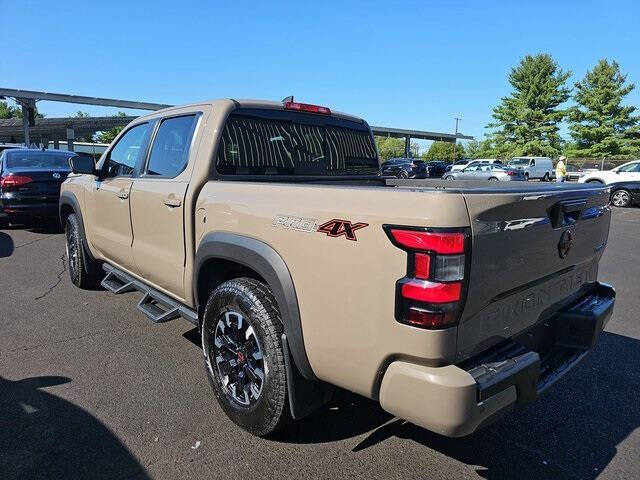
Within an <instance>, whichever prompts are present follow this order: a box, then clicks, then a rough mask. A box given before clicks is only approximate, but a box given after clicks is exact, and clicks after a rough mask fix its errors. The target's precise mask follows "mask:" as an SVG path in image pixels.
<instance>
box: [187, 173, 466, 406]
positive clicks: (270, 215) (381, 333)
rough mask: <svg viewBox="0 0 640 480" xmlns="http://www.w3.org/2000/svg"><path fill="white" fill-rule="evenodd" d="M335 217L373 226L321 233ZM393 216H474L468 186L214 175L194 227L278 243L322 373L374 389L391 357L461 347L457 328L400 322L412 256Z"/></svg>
mask: <svg viewBox="0 0 640 480" xmlns="http://www.w3.org/2000/svg"><path fill="white" fill-rule="evenodd" d="M279 216H291V217H300V218H305V219H310V220H311V225H313V227H312V228H309V229H307V230H309V231H301V230H295V229H292V228H284V227H283V226H282V225H281V224H279V223H278V221H277V219H278V217H279ZM205 218H206V220H205ZM332 219H342V220H348V221H351V222H353V223H357V222H363V223H366V224H368V225H367V226H366V227H364V228H361V229H359V230H357V231H356V232H355V234H356V236H357V240H356V241H352V240H348V239H347V238H346V237H345V236H344V235H342V236H338V237H330V236H328V235H326V234H324V233H321V232H317V231H316V230H317V227H318V225H320V224H322V223H324V222H327V221H330V220H332ZM205 222H206V223H205ZM387 223H390V224H398V225H416V226H432V227H467V226H468V225H469V220H468V213H467V210H466V206H465V203H464V199H463V198H462V196H461V195H459V194H449V193H443V192H425V191H421V192H419V191H412V189H409V188H385V187H346V186H333V185H330V186H321V185H301V184H282V183H262V182H260V183H249V182H234V181H211V182H208V183H207V184H206V185H205V186H204V187H203V189H202V191H201V193H200V195H199V200H198V202H197V214H196V232H195V233H196V244H197V243H198V242H199V240H200V239H201V238H202V236H203V235H204V234H205V233H209V232H232V233H237V234H240V235H245V236H249V237H252V238H255V239H258V240H261V241H263V242H265V243H267V244H268V245H269V246H271V247H272V248H273V249H275V250H276V251H277V252H278V254H279V255H280V256H281V257H282V258H283V260H284V262H285V263H286V265H287V267H288V268H289V271H290V273H291V276H292V279H293V284H294V286H295V290H296V295H297V299H298V304H299V308H300V316H301V322H302V331H303V337H304V344H305V349H306V353H307V356H308V358H309V361H310V364H311V366H312V368H313V371H314V373H315V374H316V376H317V377H318V378H320V379H322V380H326V381H328V382H330V383H333V384H335V385H338V386H341V387H344V388H347V389H349V390H352V391H355V392H357V393H360V394H363V395H366V396H370V397H371V396H375V395H376V393H375V392H376V384H377V377H378V375H379V374H380V373H381V370H382V369H383V368H384V367H385V366H386V364H388V362H390V361H391V360H392V359H394V358H411V359H414V360H415V361H418V362H422V363H426V364H431V365H439V364H443V363H446V362H448V361H449V360H450V359H452V358H453V357H454V356H455V347H456V345H455V342H456V329H455V328H451V329H447V330H439V331H427V330H421V329H417V328H414V327H410V326H407V325H402V324H400V323H397V322H396V321H395V319H394V305H395V282H396V280H398V279H399V278H402V277H403V276H404V275H405V273H406V263H407V259H406V258H407V257H406V253H405V252H403V251H402V250H400V249H398V248H396V247H394V246H393V245H392V244H391V242H390V241H389V239H388V238H387V236H386V234H385V233H384V231H383V229H382V225H383V224H387Z"/></svg>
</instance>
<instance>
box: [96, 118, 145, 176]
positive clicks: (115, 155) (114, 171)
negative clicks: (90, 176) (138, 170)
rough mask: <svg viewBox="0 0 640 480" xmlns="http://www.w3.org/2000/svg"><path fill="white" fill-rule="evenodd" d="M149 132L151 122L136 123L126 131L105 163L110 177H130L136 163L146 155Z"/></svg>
mask: <svg viewBox="0 0 640 480" xmlns="http://www.w3.org/2000/svg"><path fill="white" fill-rule="evenodd" d="M148 134H149V124H148V123H143V124H141V125H136V126H135V127H133V128H131V129H130V130H129V131H128V132H127V133H125V134H124V135H123V136H122V138H120V140H118V143H116V145H115V146H114V147H113V148H112V149H111V152H109V156H108V158H107V160H106V164H105V165H104V167H103V168H104V169H106V172H107V176H108V177H128V176H131V175H132V174H133V169H134V168H135V166H136V163H137V162H138V160H139V159H140V158H141V156H142V155H144V153H145V152H144V151H145V147H146V146H147V141H148Z"/></svg>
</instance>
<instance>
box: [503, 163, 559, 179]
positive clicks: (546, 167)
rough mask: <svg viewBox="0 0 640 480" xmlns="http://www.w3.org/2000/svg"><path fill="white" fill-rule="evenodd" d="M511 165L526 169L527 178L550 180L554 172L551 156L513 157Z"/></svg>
mask: <svg viewBox="0 0 640 480" xmlns="http://www.w3.org/2000/svg"><path fill="white" fill-rule="evenodd" d="M509 165H510V166H512V167H514V168H517V169H518V170H522V171H524V176H525V177H527V180H529V179H530V178H539V179H541V180H542V181H543V182H548V181H549V180H551V176H552V174H553V162H552V161H551V159H550V158H549V157H513V158H512V159H511V161H510V162H509Z"/></svg>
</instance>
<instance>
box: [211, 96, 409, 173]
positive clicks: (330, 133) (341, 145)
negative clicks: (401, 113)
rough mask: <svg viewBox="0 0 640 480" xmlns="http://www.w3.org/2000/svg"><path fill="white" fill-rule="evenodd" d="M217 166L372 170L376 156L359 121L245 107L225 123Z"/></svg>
mask: <svg viewBox="0 0 640 480" xmlns="http://www.w3.org/2000/svg"><path fill="white" fill-rule="evenodd" d="M408 161H411V160H408ZM216 169H217V171H218V173H220V174H223V175H377V174H378V155H377V152H376V146H375V143H374V140H373V136H372V135H371V131H370V130H369V128H368V127H367V125H366V124H365V123H363V122H357V121H352V120H346V119H343V118H339V117H335V116H328V115H318V114H307V113H300V112H288V111H281V110H260V109H248V108H246V109H238V110H236V111H235V112H234V113H232V114H231V115H230V116H229V118H228V120H227V123H226V124H225V127H224V130H223V132H222V136H221V138H220V144H219V146H218V153H217V159H216Z"/></svg>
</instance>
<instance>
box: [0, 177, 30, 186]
mask: <svg viewBox="0 0 640 480" xmlns="http://www.w3.org/2000/svg"><path fill="white" fill-rule="evenodd" d="M32 181H33V179H32V178H31V177H27V176H25V175H7V176H6V177H0V187H2V188H8V187H20V186H22V185H26V184H27V183H31V182H32Z"/></svg>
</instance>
